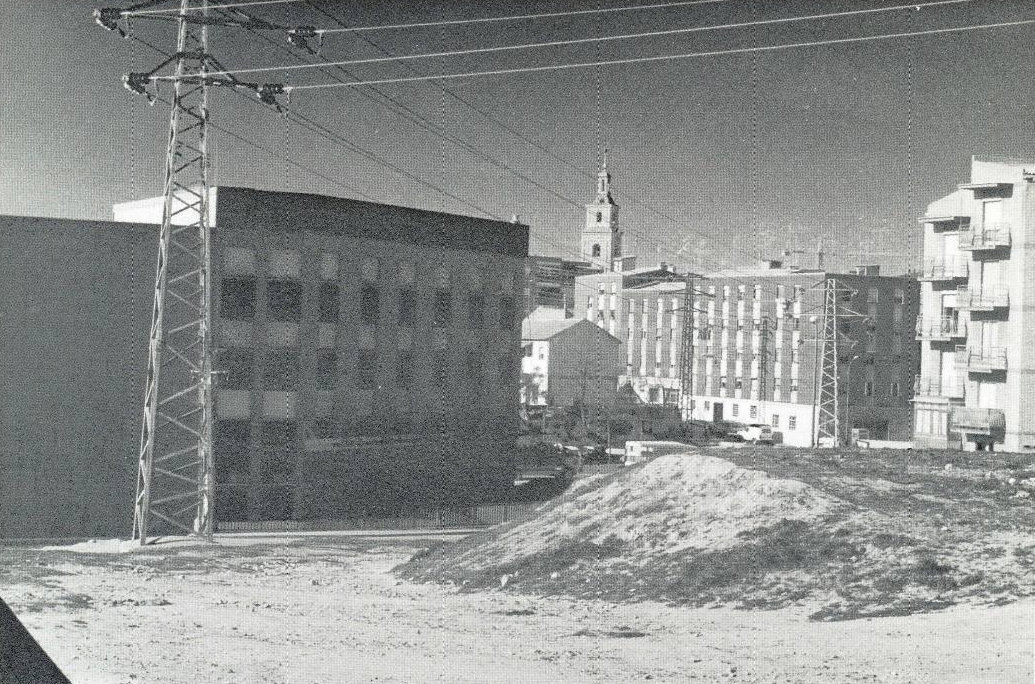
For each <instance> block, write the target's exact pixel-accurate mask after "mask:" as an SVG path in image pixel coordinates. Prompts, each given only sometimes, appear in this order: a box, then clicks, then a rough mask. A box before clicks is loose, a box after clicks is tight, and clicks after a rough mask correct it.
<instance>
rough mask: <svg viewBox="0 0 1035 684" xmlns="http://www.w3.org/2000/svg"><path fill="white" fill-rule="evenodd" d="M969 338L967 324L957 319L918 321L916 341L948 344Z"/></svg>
mask: <svg viewBox="0 0 1035 684" xmlns="http://www.w3.org/2000/svg"><path fill="white" fill-rule="evenodd" d="M966 336H967V324H966V323H964V322H962V321H960V320H959V319H957V318H949V317H944V318H940V319H939V318H935V319H933V320H932V319H925V318H924V317H923V316H920V317H919V318H917V319H916V339H918V340H929V341H932V342H948V341H950V340H955V339H962V338H964V337H966Z"/></svg>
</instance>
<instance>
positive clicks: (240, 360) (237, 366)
mask: <svg viewBox="0 0 1035 684" xmlns="http://www.w3.org/2000/svg"><path fill="white" fill-rule="evenodd" d="M219 370H220V372H221V375H220V376H219V386H220V387H221V388H223V389H232V390H244V389H251V387H252V375H253V373H254V370H255V352H253V351H252V350H251V349H224V350H223V351H221V352H220V353H219Z"/></svg>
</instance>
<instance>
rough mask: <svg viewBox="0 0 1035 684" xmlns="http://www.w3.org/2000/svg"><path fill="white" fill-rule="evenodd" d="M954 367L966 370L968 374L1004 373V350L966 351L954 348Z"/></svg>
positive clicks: (961, 347) (1001, 348) (1003, 348)
mask: <svg viewBox="0 0 1035 684" xmlns="http://www.w3.org/2000/svg"><path fill="white" fill-rule="evenodd" d="M956 366H957V367H958V368H966V369H967V371H968V372H970V373H996V372H1001V371H1002V372H1005V371H1006V348H1005V347H991V348H989V349H968V348H967V347H964V346H962V345H961V346H959V347H956Z"/></svg>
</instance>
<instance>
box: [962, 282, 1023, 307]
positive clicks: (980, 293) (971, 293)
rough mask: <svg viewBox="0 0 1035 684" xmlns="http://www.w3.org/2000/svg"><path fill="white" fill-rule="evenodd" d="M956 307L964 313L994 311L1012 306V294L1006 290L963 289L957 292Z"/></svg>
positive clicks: (997, 288)
mask: <svg viewBox="0 0 1035 684" xmlns="http://www.w3.org/2000/svg"><path fill="white" fill-rule="evenodd" d="M956 306H957V307H958V308H959V309H960V310H962V311H994V310H996V309H1006V308H1009V306H1010V293H1009V291H1008V290H1007V289H1006V288H1002V287H995V288H985V289H982V290H972V289H970V288H969V287H961V288H958V289H957V290H956Z"/></svg>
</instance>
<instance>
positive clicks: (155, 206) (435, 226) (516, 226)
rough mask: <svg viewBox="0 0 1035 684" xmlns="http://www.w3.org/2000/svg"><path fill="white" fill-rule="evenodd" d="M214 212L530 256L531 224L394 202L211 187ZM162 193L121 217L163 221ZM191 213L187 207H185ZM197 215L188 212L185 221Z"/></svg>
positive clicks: (121, 211)
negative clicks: (408, 205)
mask: <svg viewBox="0 0 1035 684" xmlns="http://www.w3.org/2000/svg"><path fill="white" fill-rule="evenodd" d="M210 192H211V195H210V201H209V206H210V209H209V218H210V221H211V222H212V225H213V226H214V227H216V229H217V230H235V229H243V230H249V229H251V230H254V229H256V228H266V229H269V228H274V227H275V229H276V230H278V231H288V232H293V231H306V230H308V231H313V232H320V233H329V234H333V235H339V236H343V237H356V238H365V239H370V240H385V241H394V242H405V243H409V244H416V245H421V246H427V247H442V248H447V249H464V250H475V251H485V252H495V253H503V254H507V255H510V256H517V257H527V256H528V226H527V225H525V224H522V223H515V222H509V221H498V220H494V219H485V218H477V217H474V216H464V215H461V214H447V213H443V212H438V211H428V210H426V209H414V208H411V207H401V206H396V205H393V204H379V203H376V202H366V201H362V200H354V199H347V198H343V197H331V196H328V195H314V194H310V193H298V192H274V191H269V190H256V189H253V188H241V187H233V186H218V187H213V188H210ZM162 208H163V198H161V197H150V198H146V199H142V200H135V201H132V202H123V203H120V204H116V205H115V206H114V207H113V213H114V217H115V220H116V221H133V222H139V223H160V222H161V219H162ZM185 213H186V212H185ZM191 220H192V217H190V216H184V222H189V221H191Z"/></svg>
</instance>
